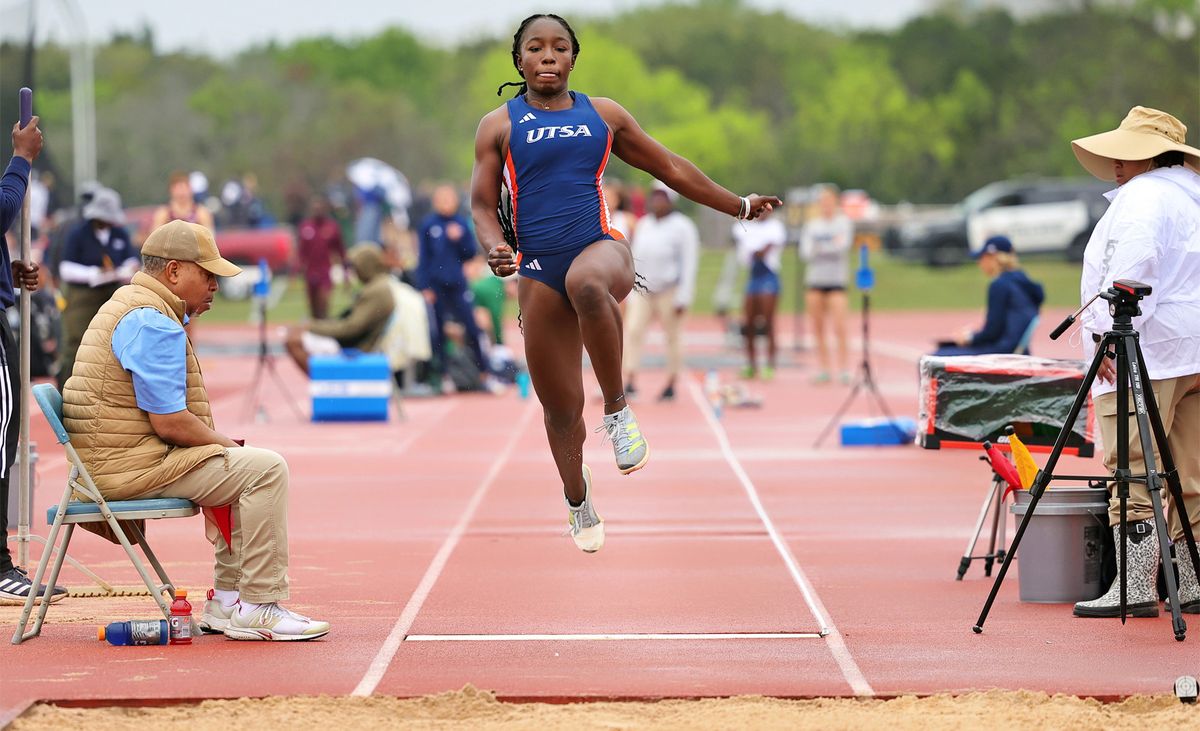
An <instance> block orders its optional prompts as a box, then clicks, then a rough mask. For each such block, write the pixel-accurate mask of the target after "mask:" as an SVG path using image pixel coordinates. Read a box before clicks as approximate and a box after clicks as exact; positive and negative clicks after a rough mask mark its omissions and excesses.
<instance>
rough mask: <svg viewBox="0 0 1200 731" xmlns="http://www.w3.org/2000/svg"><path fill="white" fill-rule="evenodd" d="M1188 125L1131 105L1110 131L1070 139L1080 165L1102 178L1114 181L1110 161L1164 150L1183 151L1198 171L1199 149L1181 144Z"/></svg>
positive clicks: (1148, 157) (1199, 170)
mask: <svg viewBox="0 0 1200 731" xmlns="http://www.w3.org/2000/svg"><path fill="white" fill-rule="evenodd" d="M1186 135H1187V127H1185V126H1184V125H1183V122H1180V121H1179V120H1178V119H1175V118H1174V117H1172V116H1171V115H1170V114H1167V113H1166V112H1160V111H1158V110H1157V109H1150V108H1149V107H1134V108H1133V109H1130V110H1129V114H1127V115H1125V119H1124V120H1122V121H1121V126H1120V127H1117V128H1116V129H1114V130H1112V131H1111V132H1101V133H1100V134H1098V135H1092V136H1091V137H1084V138H1082V139H1078V140H1074V141H1072V142H1071V149H1072V150H1074V151H1075V157H1076V159H1078V160H1079V164H1080V165H1083V167H1084V168H1086V169H1087V171H1088V172H1089V173H1091V174H1092V175H1095V176H1096V177H1097V178H1100V179H1101V180H1107V181H1110V182H1111V181H1114V180H1116V179H1117V177H1116V175H1115V174H1114V173H1113V160H1149V159H1150V158H1152V157H1157V156H1158V155H1161V154H1162V153H1164V152H1170V151H1172V150H1177V151H1179V152H1182V153H1183V154H1184V156H1185V158H1186V160H1187V164H1188V166H1189V167H1191V168H1192V169H1193V170H1195V171H1197V172H1200V150H1198V149H1196V148H1195V147H1191V146H1189V145H1185V144H1184V143H1183V140H1184V137H1185V136H1186Z"/></svg>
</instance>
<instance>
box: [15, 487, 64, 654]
mask: <svg viewBox="0 0 1200 731" xmlns="http://www.w3.org/2000/svg"><path fill="white" fill-rule="evenodd" d="M70 499H71V486H70V484H69V483H68V485H67V488H66V490H64V491H63V497H62V500H60V501H59V504H58V512H56V513H55V514H54V524H53V525H51V526H50V535H49V536H48V537H47V538H46V547H45V548H43V549H42V557H41V559H39V560H38V567H37V570H36V571H34V572H33V585H34V586H35V587H36V586H38V585H39V584H41V582H42V577H43V576H45V574H46V565H47V564H48V563H50V555H51V554H52V553H53V552H54V542H55V541H57V540H58V532H59V530H60V529H61V528H62V525H63V517H64V515H65V510H66V504H67V501H68V500H70ZM70 538H71V526H69V525H68V526H67V533H66V540H68V541H69V540H70ZM66 552H67V551H66V546H65V545H64V547H63V551H62V553H63V555H65V554H66ZM50 586H54V584H53V582H51V583H50ZM35 600H36V596H35V595H34V593H33V592H32V591H31V592H29V596H27V597H25V607H24V608H23V609H22V610H21V621H20V623H19V624H18V625H17V631H16V632H14V633H13V638H12V643H13V644H14V645H19V644H21V643H22V642H23V641H25V640H27V639H29V638H31V637H36V636H37V634H38V632H39V631H40V630H41V622H38V624H37V627H36V628H35V629H34V630H33V631H32V632H30V633H29V634H26V633H25V628H26V627H27V626H29V615H30V614H32V613H33V603H34V601H35ZM45 603H46V602H44V601H43V602H42V604H43V605H44V604H45ZM43 616H44V613H43Z"/></svg>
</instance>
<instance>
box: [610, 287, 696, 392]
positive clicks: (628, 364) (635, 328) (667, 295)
mask: <svg viewBox="0 0 1200 731" xmlns="http://www.w3.org/2000/svg"><path fill="white" fill-rule="evenodd" d="M655 317H657V318H658V322H659V324H660V325H662V329H663V333H664V335H666V339H667V374H668V376H670V377H671V378H674V377H676V376H678V375H679V372H680V371H681V370H682V369H683V352H682V349H681V346H680V339H679V331H680V327H681V325H682V324H683V318H682V317H680V316H679V314H678V313H677V312H676V311H675V287H671V288H669V289H666V290H663V291H662V292H655V293H653V294H651V293H648V292H636V291H635V292H634V293H633V296H631V297H629V298H628V299H626V300H625V350H624V354H623V360H624V364H625V373H626V376H628V375H629V374H632V373H633V372H635V371H636V370H637V369H638V368H639V367H640V366H641V364H642V343H643V341H645V339H646V328H647V327H649V325H650V321H651V320H653V319H654V318H655Z"/></svg>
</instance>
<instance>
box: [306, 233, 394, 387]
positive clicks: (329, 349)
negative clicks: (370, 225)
mask: <svg viewBox="0 0 1200 731" xmlns="http://www.w3.org/2000/svg"><path fill="white" fill-rule="evenodd" d="M346 256H347V258H348V259H349V260H350V267H351V269H353V270H354V275H355V276H356V277H358V279H359V281H361V282H362V283H363V287H362V289H361V290H360V291H359V293H358V295H357V296H356V297H355V298H354V302H353V303H352V304H351V305H350V308H349V309H347V310H346V311H345V312H343V313H342V314H341V315H339V316H337V317H336V318H332V319H328V320H316V321H314V322H311V323H309V325H308V327H307V328H292V329H291V330H290V331H289V332H288V336H287V342H286V346H287V351H288V355H290V356H291V357H292V360H293V361H295V362H296V365H297V366H299V368H300V370H302V371H304V373H305V374H306V375H307V374H308V358H309V356H313V355H337V354H338V353H340V352H341V351H342V350H343V349H344V348H352V349H355V350H361V351H364V352H372V351H376V350H379V348H380V347H381V344H382V340H383V336H384V334H385V332H386V331H387V325H388V320H389V319H391V317H392V312H393V311H394V309H395V306H396V302H395V299H394V298H393V297H392V287H391V283H390V279H391V275H390V274H389V273H388V269H387V265H386V264H385V263H384V261H383V250H382V249H380V248H379V247H378V246H376V245H375V244H372V243H370V242H366V243H362V244H358V245H357V246H355V247H354V248H352V249H350V251H349V252H348V253H347V255H346Z"/></svg>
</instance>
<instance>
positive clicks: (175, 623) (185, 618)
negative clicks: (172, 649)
mask: <svg viewBox="0 0 1200 731" xmlns="http://www.w3.org/2000/svg"><path fill="white" fill-rule="evenodd" d="M171 644H172V645H190V644H192V604H191V602H189V601H188V600H187V590H186V589H177V590H176V591H175V601H174V602H172V603H171Z"/></svg>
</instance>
